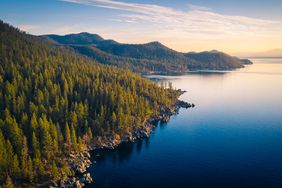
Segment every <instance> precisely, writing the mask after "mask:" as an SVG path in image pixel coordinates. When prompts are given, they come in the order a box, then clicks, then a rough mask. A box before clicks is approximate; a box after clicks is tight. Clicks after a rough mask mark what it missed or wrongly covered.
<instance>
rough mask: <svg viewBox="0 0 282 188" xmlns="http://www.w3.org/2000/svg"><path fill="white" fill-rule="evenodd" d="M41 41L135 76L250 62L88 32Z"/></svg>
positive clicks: (236, 66)
mask: <svg viewBox="0 0 282 188" xmlns="http://www.w3.org/2000/svg"><path fill="white" fill-rule="evenodd" d="M42 38H44V39H45V40H48V41H51V42H53V43H55V44H57V45H65V46H69V47H71V48H73V49H74V50H75V51H77V52H78V53H80V54H83V55H86V56H88V57H91V58H93V59H97V60H99V61H100V62H101V63H103V64H110V65H114V66H117V67H120V68H123V69H130V70H133V71H135V72H139V73H184V72H185V71H187V70H201V69H210V70H232V69H236V68H243V67H244V64H246V63H251V62H250V61H247V60H242V59H239V58H237V57H232V56H230V55H228V54H225V53H222V52H218V51H210V52H200V53H181V52H177V51H175V50H172V49H170V48H168V47H166V46H164V45H163V44H161V43H159V42H150V43H146V44H122V43H118V42H116V41H113V40H105V39H103V38H102V37H101V36H99V35H96V34H90V33H79V34H69V35H64V36H60V35H44V36H42Z"/></svg>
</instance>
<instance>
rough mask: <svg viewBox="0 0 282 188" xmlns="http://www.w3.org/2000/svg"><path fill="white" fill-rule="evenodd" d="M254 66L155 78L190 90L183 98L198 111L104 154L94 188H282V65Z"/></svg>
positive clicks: (257, 61)
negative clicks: (147, 136)
mask: <svg viewBox="0 0 282 188" xmlns="http://www.w3.org/2000/svg"><path fill="white" fill-rule="evenodd" d="M253 61H254V63H255V64H253V65H250V66H248V67H246V68H245V69H240V70H237V71H234V72H210V73H207V72H205V73H203V72H202V73H188V74H187V75H184V76H152V77H154V78H161V79H164V80H166V81H169V82H172V84H173V86H174V87H176V88H179V89H182V90H186V91H187V93H185V94H184V95H182V96H181V99H182V100H185V101H189V102H193V103H195V104H196V107H195V108H193V109H187V110H186V109H181V110H180V113H179V114H178V115H176V116H173V117H172V118H171V120H170V121H169V123H167V124H162V125H159V126H158V127H156V129H155V130H154V132H153V133H152V134H151V136H150V138H148V139H144V140H140V141H138V142H135V143H127V144H122V145H121V146H120V147H118V148H117V149H115V150H112V151H100V152H99V155H100V156H99V157H95V156H94V157H93V159H92V160H93V161H94V160H95V161H97V163H96V164H94V165H93V166H92V167H91V168H90V169H89V170H88V172H90V173H91V175H92V177H93V178H94V181H95V183H94V184H92V185H90V186H89V187H92V186H93V187H97V188H99V187H116V188H119V187H138V188H139V187H140V188H143V187H147V188H148V187H191V188H230V187H234V188H241V187H244V188H245V187H246V188H251V187H255V188H258V187H259V188H260V187H262V188H271V187H274V188H280V187H282V59H253ZM280 63H281V64H280ZM96 153H97V152H96Z"/></svg>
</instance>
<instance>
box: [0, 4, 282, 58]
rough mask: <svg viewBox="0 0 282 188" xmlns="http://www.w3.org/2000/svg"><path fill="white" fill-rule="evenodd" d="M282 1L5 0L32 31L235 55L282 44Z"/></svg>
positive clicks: (7, 15) (6, 12)
mask: <svg viewBox="0 0 282 188" xmlns="http://www.w3.org/2000/svg"><path fill="white" fill-rule="evenodd" d="M281 10H282V0H248V1H247V0H236V1H235V0H232V1H230V0H24V1H23V0H0V19H2V20H3V21H4V22H8V23H10V24H12V25H14V26H16V27H18V28H20V29H22V30H24V31H26V32H28V33H31V34H35V35H41V34H60V35H64V34H69V33H79V32H89V33H96V34H99V35H101V36H102V37H103V38H105V39H114V40H116V41H118V42H123V43H147V42H150V41H160V42H161V43H163V44H165V45H167V46H168V47H170V48H172V49H175V50H178V51H182V52H187V51H205V50H213V49H216V50H221V51H224V52H227V53H231V54H239V53H244V52H250V53H253V52H260V51H268V50H272V49H278V48H282V11H281Z"/></svg>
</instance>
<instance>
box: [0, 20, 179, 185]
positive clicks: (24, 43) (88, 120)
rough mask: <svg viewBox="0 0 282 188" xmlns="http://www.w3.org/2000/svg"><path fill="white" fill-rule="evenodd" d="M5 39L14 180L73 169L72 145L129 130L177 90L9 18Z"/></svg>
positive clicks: (3, 129)
mask: <svg viewBox="0 0 282 188" xmlns="http://www.w3.org/2000/svg"><path fill="white" fill-rule="evenodd" d="M0 47H1V49H0V99H1V100H0V102H1V103H0V184H1V183H2V184H4V183H5V182H6V184H7V186H11V185H12V183H11V182H12V181H14V182H30V183H36V182H40V181H45V180H46V179H58V178H59V177H61V176H62V175H67V174H69V173H70V171H69V169H68V168H67V166H66V164H65V162H64V161H65V160H64V158H65V157H66V156H67V155H68V154H69V152H71V151H78V150H80V149H81V148H83V147H85V145H88V144H91V142H92V141H93V138H95V137H97V136H104V135H119V137H122V136H123V135H125V134H126V133H128V132H129V131H132V129H133V128H134V127H135V126H140V125H141V124H142V123H143V122H144V120H146V119H148V117H149V116H150V115H152V114H157V113H158V112H159V111H160V108H161V107H162V108H169V107H170V106H171V105H172V104H173V103H174V102H175V101H176V100H177V97H178V93H177V92H176V91H175V90H172V89H165V88H164V87H162V88H161V87H159V86H157V85H156V84H153V83H151V82H150V81H149V80H145V79H143V78H141V77H140V76H139V75H136V74H133V73H132V72H130V71H124V70H120V69H117V68H113V67H110V66H105V65H102V64H99V63H97V62H93V60H91V59H88V58H85V57H82V56H81V55H79V54H76V53H75V52H73V51H71V50H69V49H66V48H64V47H56V46H54V45H51V44H48V43H46V42H44V41H42V40H41V39H39V38H37V37H34V36H31V35H27V34H25V33H22V32H20V31H19V30H17V29H15V28H13V27H11V26H9V25H8V24H5V23H3V22H0ZM52 161H53V162H52Z"/></svg>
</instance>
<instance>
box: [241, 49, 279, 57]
mask: <svg viewBox="0 0 282 188" xmlns="http://www.w3.org/2000/svg"><path fill="white" fill-rule="evenodd" d="M240 56H242V57H270V58H271V57H273V58H281V57H282V49H279V48H277V49H272V50H268V51H264V52H256V53H241V54H240Z"/></svg>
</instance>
